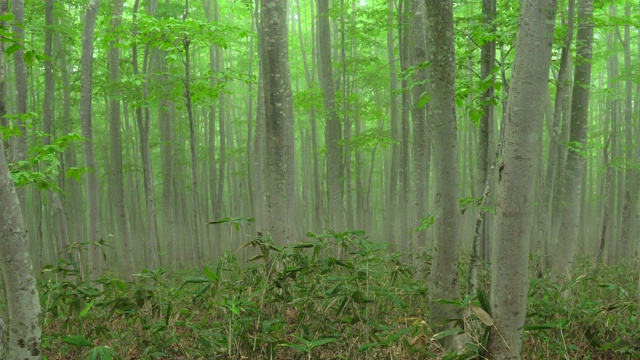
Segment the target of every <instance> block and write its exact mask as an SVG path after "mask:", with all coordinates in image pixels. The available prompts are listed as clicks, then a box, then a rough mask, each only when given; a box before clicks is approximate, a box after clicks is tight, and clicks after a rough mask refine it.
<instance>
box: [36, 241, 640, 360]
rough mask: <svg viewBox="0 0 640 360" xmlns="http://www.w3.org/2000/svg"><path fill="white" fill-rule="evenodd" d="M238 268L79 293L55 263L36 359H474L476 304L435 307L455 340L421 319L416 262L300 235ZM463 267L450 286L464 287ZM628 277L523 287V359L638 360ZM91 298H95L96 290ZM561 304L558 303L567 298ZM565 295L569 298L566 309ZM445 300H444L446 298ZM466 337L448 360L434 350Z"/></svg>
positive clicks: (585, 271)
mask: <svg viewBox="0 0 640 360" xmlns="http://www.w3.org/2000/svg"><path fill="white" fill-rule="evenodd" d="M244 246H246V247H253V248H255V249H256V250H257V251H256V253H257V255H255V256H253V257H252V258H251V259H250V261H248V262H247V263H241V262H239V260H238V259H237V258H236V257H235V256H234V255H233V254H226V255H225V256H224V257H222V258H221V259H220V260H219V261H218V262H217V263H211V264H209V266H205V267H203V268H202V269H201V271H200V272H199V273H198V274H195V275H194V274H181V273H171V272H169V271H168V270H167V269H155V270H144V271H142V272H141V273H139V274H136V280H135V281H123V280H121V279H118V278H117V277H104V278H103V279H101V280H100V284H101V286H96V285H97V284H95V283H91V282H89V281H85V280H83V279H82V277H81V276H80V274H79V272H78V266H77V264H75V263H73V262H69V261H67V260H61V261H59V262H58V263H57V264H55V265H51V266H47V267H46V268H45V270H46V272H47V273H50V274H51V275H48V279H47V280H46V281H42V282H41V284H40V286H41V299H42V302H43V308H44V311H45V315H44V334H45V335H44V337H43V347H44V353H45V355H46V358H47V359H102V360H108V359H425V358H448V359H480V358H482V356H483V354H484V345H485V343H486V338H487V336H486V335H487V327H488V326H491V318H490V313H491V309H490V306H489V299H488V294H486V292H484V291H481V292H479V294H478V296H474V297H470V296H466V297H464V296H462V297H461V299H462V300H446V299H445V300H443V301H445V302H447V303H450V304H451V305H452V306H456V307H457V308H458V309H459V310H460V311H459V313H460V314H461V315H460V318H459V319H452V322H453V323H454V325H455V326H454V327H453V329H451V330H448V331H444V332H441V333H434V332H433V330H432V324H431V323H430V321H429V316H428V314H427V303H428V301H427V300H428V292H427V286H426V284H427V282H426V277H427V274H428V269H429V266H430V257H429V256H428V255H424V254H423V255H422V256H417V257H415V258H414V259H413V261H414V264H415V265H409V264H407V263H405V262H403V260H402V259H403V256H402V254H397V253H390V252H389V251H388V250H387V248H386V246H385V245H382V244H376V243H372V242H370V241H368V240H367V239H366V236H365V235H364V233H363V232H360V231H353V232H346V233H341V234H335V233H332V234H326V235H315V234H308V239H307V240H306V241H304V242H298V243H296V244H293V245H288V246H282V245H278V244H276V243H275V242H274V241H273V240H271V239H270V238H269V237H268V236H259V237H256V238H254V239H252V240H251V241H249V242H248V243H246V244H245V245H244ZM465 265H466V264H464V263H463V264H462V266H461V269H462V270H461V272H462V275H463V276H465V274H466V271H465ZM631 273H632V272H631V268H630V265H628V264H627V265H625V264H623V265H620V266H617V267H610V268H604V269H601V270H600V271H599V272H597V273H596V272H595V271H594V269H593V268H592V267H591V266H590V265H589V262H588V261H586V260H585V261H583V262H581V266H580V267H579V269H578V270H577V274H578V276H576V277H575V278H574V280H573V281H571V282H570V283H568V284H567V285H565V286H563V287H561V286H559V285H557V284H553V283H551V282H550V281H549V280H548V279H545V278H543V279H537V278H535V279H534V280H532V281H531V284H530V285H531V286H530V293H529V311H528V317H527V327H526V332H525V343H524V357H525V358H531V359H553V358H571V359H576V358H592V359H596V358H607V359H614V358H615V359H617V358H619V359H624V358H634V357H639V356H640V348H639V347H638V344H640V338H639V336H638V333H639V332H640V329H639V327H638V324H637V319H636V318H635V314H636V313H637V309H636V308H635V303H636V302H635V300H634V295H632V294H633V292H632V291H631V290H629V289H634V287H633V283H632V282H633V281H634V279H633V277H631V276H629V274H631ZM100 287H101V288H102V289H101V290H100ZM569 291H570V293H569ZM567 294H569V295H567ZM452 297H453V296H452ZM451 334H460V335H465V336H464V337H462V338H463V339H464V341H465V342H466V344H464V349H459V350H460V351H459V353H458V354H454V353H450V354H445V353H444V352H443V349H442V348H441V347H440V345H439V342H438V340H440V339H442V338H443V337H446V336H448V335H451Z"/></svg>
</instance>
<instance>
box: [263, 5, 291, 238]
mask: <svg viewBox="0 0 640 360" xmlns="http://www.w3.org/2000/svg"><path fill="white" fill-rule="evenodd" d="M260 8H261V15H262V19H261V21H260V24H261V26H262V37H261V38H260V41H261V42H262V50H263V51H262V53H261V54H260V55H261V60H262V61H263V62H264V65H263V69H264V78H263V79H264V104H265V115H266V169H265V173H266V177H265V180H266V181H265V184H266V199H267V216H268V224H267V225H268V228H269V231H270V233H271V236H273V238H274V239H275V240H276V241H279V242H281V243H289V242H291V241H292V240H293V239H292V238H291V230H292V229H291V226H292V225H293V224H294V222H293V219H290V218H289V215H290V206H291V202H293V201H295V199H292V198H290V197H289V190H288V189H287V186H290V183H289V182H288V176H287V175H288V174H289V173H290V171H291V170H290V169H287V166H291V164H292V162H291V161H290V159H291V157H292V156H293V154H291V153H290V152H291V150H292V147H291V146H290V144H291V143H292V141H293V139H289V137H292V136H293V133H292V132H291V131H290V130H289V129H290V127H291V126H292V124H293V98H292V94H291V78H290V75H289V49H288V42H287V40H288V37H287V32H288V28H287V1H286V0H280V1H277V2H273V1H270V0H262V1H261V6H260Z"/></svg>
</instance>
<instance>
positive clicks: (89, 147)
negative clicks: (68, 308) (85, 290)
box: [80, 0, 103, 280]
mask: <svg viewBox="0 0 640 360" xmlns="http://www.w3.org/2000/svg"><path fill="white" fill-rule="evenodd" d="M99 7H100V0H89V5H88V6H87V11H86V15H85V19H84V20H85V22H84V30H83V34H82V55H81V59H80V74H81V75H80V77H81V80H80V85H81V92H80V120H81V123H82V136H84V137H85V138H86V139H87V141H85V142H83V144H82V148H83V153H84V163H85V166H86V167H87V168H88V169H89V171H88V172H87V173H86V191H87V218H86V219H87V237H86V239H88V240H89V241H91V242H92V243H94V244H92V245H91V246H89V252H90V261H91V264H90V266H89V268H90V276H91V280H97V279H99V278H100V277H101V276H102V249H101V247H100V246H96V245H95V243H98V242H100V241H101V240H103V239H102V234H101V228H100V220H101V219H100V203H99V201H100V199H99V193H98V191H99V189H98V164H97V162H96V152H95V145H94V138H93V120H92V100H93V99H92V98H93V91H92V88H93V87H92V85H93V83H92V79H91V76H92V73H93V38H94V30H95V26H96V17H97V16H98V8H99Z"/></svg>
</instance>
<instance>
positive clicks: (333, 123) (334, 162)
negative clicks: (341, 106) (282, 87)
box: [317, 0, 346, 232]
mask: <svg viewBox="0 0 640 360" xmlns="http://www.w3.org/2000/svg"><path fill="white" fill-rule="evenodd" d="M317 21H318V37H317V41H318V71H319V74H320V86H321V87H322V92H323V94H324V97H323V103H324V110H325V113H326V129H325V145H326V147H327V191H328V196H329V202H328V205H329V214H328V215H329V219H330V221H329V223H328V224H327V226H328V227H329V228H331V229H333V230H335V231H338V232H339V231H344V230H346V229H345V226H346V219H345V213H344V202H343V201H344V200H343V194H344V183H343V181H342V177H343V175H344V159H343V155H342V150H343V149H342V145H341V144H340V143H341V139H342V124H341V123H340V120H339V119H338V114H337V110H336V100H335V89H334V83H333V69H332V67H331V30H330V26H329V1H328V0H318V20H317Z"/></svg>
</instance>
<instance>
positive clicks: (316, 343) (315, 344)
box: [311, 338, 338, 349]
mask: <svg viewBox="0 0 640 360" xmlns="http://www.w3.org/2000/svg"><path fill="white" fill-rule="evenodd" d="M334 342H338V339H336V338H324V339H318V340H316V341H314V342H312V343H311V348H312V349H313V348H316V347H318V346H322V345H325V344H329V343H334Z"/></svg>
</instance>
